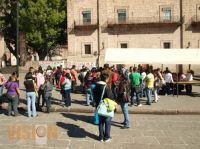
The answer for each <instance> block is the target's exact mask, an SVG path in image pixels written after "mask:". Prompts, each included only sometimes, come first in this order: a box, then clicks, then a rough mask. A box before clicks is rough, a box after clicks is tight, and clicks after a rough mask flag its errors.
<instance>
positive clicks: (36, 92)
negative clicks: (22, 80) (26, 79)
mask: <svg viewBox="0 0 200 149" xmlns="http://www.w3.org/2000/svg"><path fill="white" fill-rule="evenodd" d="M33 86H34V90H35V96H36V97H37V98H38V91H37V88H36V87H35V82H34V81H33Z"/></svg>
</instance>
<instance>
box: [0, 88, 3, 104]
mask: <svg viewBox="0 0 200 149" xmlns="http://www.w3.org/2000/svg"><path fill="white" fill-rule="evenodd" d="M2 95H3V86H0V103H3V99H2Z"/></svg>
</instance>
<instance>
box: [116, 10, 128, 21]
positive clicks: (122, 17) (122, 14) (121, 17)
mask: <svg viewBox="0 0 200 149" xmlns="http://www.w3.org/2000/svg"><path fill="white" fill-rule="evenodd" d="M117 14H118V22H119V23H125V22H126V9H118V10H117Z"/></svg>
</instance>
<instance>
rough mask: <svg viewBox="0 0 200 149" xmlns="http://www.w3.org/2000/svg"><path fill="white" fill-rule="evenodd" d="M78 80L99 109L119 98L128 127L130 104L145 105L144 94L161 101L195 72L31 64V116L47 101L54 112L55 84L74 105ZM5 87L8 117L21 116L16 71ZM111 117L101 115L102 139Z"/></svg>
mask: <svg viewBox="0 0 200 149" xmlns="http://www.w3.org/2000/svg"><path fill="white" fill-rule="evenodd" d="M78 80H79V81H80V88H81V89H80V90H81V92H82V93H84V94H85V95H86V96H85V97H86V99H85V103H86V104H85V105H86V106H90V105H92V106H94V107H95V108H96V109H97V108H98V106H99V104H100V102H101V97H103V99H105V98H109V99H111V100H113V101H115V102H116V103H118V104H119V105H120V106H121V109H122V112H123V114H124V121H123V122H122V125H123V126H122V128H124V129H128V128H129V127H130V124H129V112H128V106H129V105H130V106H133V105H135V106H138V107H141V106H142V104H144V103H142V102H141V99H142V98H144V97H145V98H146V100H145V101H146V105H151V104H152V103H153V102H155V103H156V102H158V101H159V98H160V96H159V95H160V94H163V95H166V96H168V95H170V94H172V90H174V89H176V88H173V87H174V86H173V83H174V81H192V80H193V71H192V70H189V71H187V73H186V74H184V73H183V72H180V73H179V74H178V76H177V75H174V74H173V73H171V72H170V70H169V69H168V68H166V70H165V71H163V72H162V71H161V70H160V68H157V69H153V66H149V65H147V66H146V67H142V66H141V65H138V67H135V66H133V67H130V68H129V69H127V68H126V67H125V65H121V67H120V68H119V69H117V68H116V67H115V66H111V67H110V66H109V64H104V67H103V68H101V67H100V68H92V69H91V70H89V69H88V68H86V67H85V66H83V67H82V69H81V70H80V71H79V72H78V71H77V70H76V66H75V65H73V66H72V68H71V69H68V68H63V67H62V66H58V67H54V68H51V66H48V67H47V69H46V70H43V68H42V67H39V68H38V69H37V70H36V69H34V68H33V67H30V68H29V72H28V73H27V74H26V75H25V77H24V87H25V90H26V100H27V116H28V117H36V116H38V114H37V109H41V108H42V107H44V106H45V104H46V112H47V113H50V111H51V110H50V109H51V99H52V91H53V86H54V87H56V88H59V89H60V93H61V95H62V101H63V103H64V104H63V105H64V106H65V107H69V106H71V93H77V82H78ZM3 87H5V88H6V89H7V93H6V96H7V98H8V116H10V115H11V114H12V112H13V114H14V116H18V115H19V112H18V109H17V106H18V103H19V97H20V89H19V81H18V80H17V75H16V73H13V74H12V75H11V77H10V78H9V79H8V80H6V79H5V77H4V76H3V74H2V73H0V97H1V96H2V94H3ZM184 88H185V89H186V93H187V94H191V92H192V86H191V85H186V86H183V85H180V86H179V87H178V91H179V92H181V91H182V90H183V89H184ZM41 99H42V100H41ZM111 120H112V117H105V116H101V115H99V116H98V125H99V140H100V141H103V140H104V141H106V142H107V141H110V139H111V137H110V127H111ZM104 127H105V128H104Z"/></svg>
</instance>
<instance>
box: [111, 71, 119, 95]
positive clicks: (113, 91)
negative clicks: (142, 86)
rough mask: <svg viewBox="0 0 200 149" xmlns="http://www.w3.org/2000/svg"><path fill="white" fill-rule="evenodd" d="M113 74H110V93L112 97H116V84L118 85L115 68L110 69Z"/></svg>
mask: <svg viewBox="0 0 200 149" xmlns="http://www.w3.org/2000/svg"><path fill="white" fill-rule="evenodd" d="M112 72H113V75H112V93H113V96H114V99H117V91H116V89H117V85H118V73H117V70H116V69H115V68H113V69H112Z"/></svg>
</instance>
